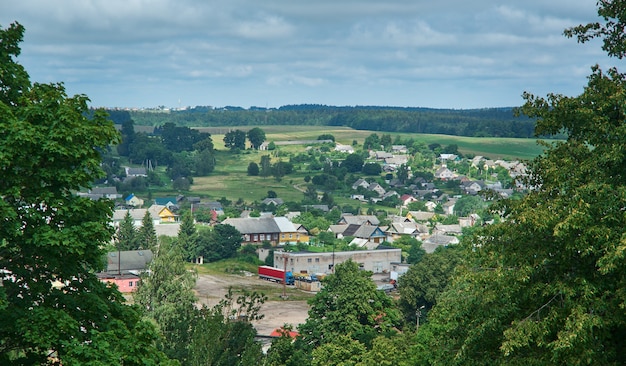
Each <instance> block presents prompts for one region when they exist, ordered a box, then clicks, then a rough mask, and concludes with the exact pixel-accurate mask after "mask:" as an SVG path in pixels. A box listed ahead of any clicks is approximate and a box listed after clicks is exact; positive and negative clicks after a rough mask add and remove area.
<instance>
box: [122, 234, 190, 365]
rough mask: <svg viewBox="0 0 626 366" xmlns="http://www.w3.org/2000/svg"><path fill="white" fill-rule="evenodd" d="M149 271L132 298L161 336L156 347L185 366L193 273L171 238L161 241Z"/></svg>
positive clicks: (188, 338)
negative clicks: (152, 322) (157, 328)
mask: <svg viewBox="0 0 626 366" xmlns="http://www.w3.org/2000/svg"><path fill="white" fill-rule="evenodd" d="M149 269H150V272H149V273H148V274H146V275H143V276H142V278H141V283H140V285H139V288H138V289H137V292H136V293H135V294H134V295H133V298H134V300H135V302H136V303H137V304H139V305H140V306H141V307H142V308H143V309H144V312H145V314H146V315H147V316H148V317H149V318H150V319H153V320H154V321H155V322H156V324H157V325H158V327H159V330H160V331H161V333H162V334H163V337H164V339H163V341H162V343H161V344H160V345H159V346H160V347H159V348H161V350H163V351H164V352H165V354H167V355H168V356H169V357H170V358H173V359H176V360H179V361H181V363H183V364H184V363H185V362H186V360H187V358H188V349H187V347H188V345H189V342H190V341H191V327H192V325H193V322H192V319H193V317H194V311H195V309H196V308H195V302H196V296H195V293H194V292H193V288H194V286H195V284H196V274H195V273H194V272H190V271H188V270H187V268H185V262H184V261H183V253H182V250H181V248H180V246H179V245H178V244H177V243H176V242H175V241H173V240H172V239H170V238H167V239H165V240H161V241H160V243H159V248H158V250H157V252H156V255H155V256H154V258H153V259H152V262H151V263H150V266H149Z"/></svg>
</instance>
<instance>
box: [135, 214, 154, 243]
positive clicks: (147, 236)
mask: <svg viewBox="0 0 626 366" xmlns="http://www.w3.org/2000/svg"><path fill="white" fill-rule="evenodd" d="M137 245H138V246H139V248H143V249H150V250H152V251H153V252H154V251H155V249H156V247H157V236H156V231H155V230H154V223H153V221H152V216H150V213H149V212H148V211H147V210H146V214H145V215H144V216H143V219H142V220H141V227H140V228H139V230H138V232H137Z"/></svg>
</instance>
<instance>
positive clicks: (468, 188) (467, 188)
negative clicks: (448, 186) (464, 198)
mask: <svg viewBox="0 0 626 366" xmlns="http://www.w3.org/2000/svg"><path fill="white" fill-rule="evenodd" d="M485 188H486V186H485V182H484V181H482V180H474V181H464V182H461V189H462V190H463V191H464V192H465V193H467V194H471V195H475V194H477V193H478V192H480V191H482V190H483V189H485Z"/></svg>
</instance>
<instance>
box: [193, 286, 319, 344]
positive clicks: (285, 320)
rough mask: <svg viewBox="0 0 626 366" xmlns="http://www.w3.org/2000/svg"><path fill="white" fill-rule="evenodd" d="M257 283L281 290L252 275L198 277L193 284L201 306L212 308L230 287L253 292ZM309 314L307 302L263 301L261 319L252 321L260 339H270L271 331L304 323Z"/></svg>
mask: <svg viewBox="0 0 626 366" xmlns="http://www.w3.org/2000/svg"><path fill="white" fill-rule="evenodd" d="M260 283H261V284H263V286H277V287H279V288H280V287H281V285H279V284H274V283H269V282H266V281H262V280H260V279H259V278H258V277H257V276H256V275H253V274H250V275H249V276H238V275H226V274H225V275H220V276H212V275H206V274H200V275H198V280H197V281H196V288H195V290H196V293H197V296H198V300H199V301H200V303H202V304H206V305H208V306H213V305H215V304H217V303H218V302H219V301H220V300H222V299H223V298H224V295H226V293H227V292H228V288H229V287H230V286H232V287H234V288H253V287H258V286H259V284H260ZM308 311H309V305H308V304H307V303H306V301H293V300H280V301H266V302H265V303H264V304H263V306H262V308H261V313H262V314H264V318H263V319H261V320H259V321H255V322H254V323H253V324H254V327H255V328H256V330H257V332H258V334H259V335H269V334H270V333H271V332H272V331H273V330H274V329H276V328H279V327H281V326H283V325H284V324H291V325H293V327H294V328H295V327H297V326H298V324H301V323H304V322H305V321H306V318H307V315H308V314H307V313H308Z"/></svg>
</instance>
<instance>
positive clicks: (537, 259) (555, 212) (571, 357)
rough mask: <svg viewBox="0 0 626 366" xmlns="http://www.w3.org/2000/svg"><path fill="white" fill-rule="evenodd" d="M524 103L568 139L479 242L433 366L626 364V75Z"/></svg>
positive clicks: (440, 310)
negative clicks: (568, 93) (579, 90)
mask: <svg viewBox="0 0 626 366" xmlns="http://www.w3.org/2000/svg"><path fill="white" fill-rule="evenodd" d="M616 4H619V6H621V7H622V8H623V6H624V5H625V4H626V2H625V1H615V2H600V5H601V9H602V7H612V6H613V5H616ZM618 21H619V22H620V29H623V25H624V23H623V21H622V20H618ZM620 32H622V31H621V30H620ZM620 36H621V35H620ZM617 46H619V47H623V44H620V45H617ZM525 99H526V103H525V104H524V106H523V107H522V112H523V113H524V114H526V115H528V116H530V117H533V118H535V117H536V118H537V119H538V122H537V126H536V134H537V135H544V134H552V135H554V134H557V133H560V132H563V131H564V132H565V133H566V134H567V136H568V138H567V140H566V141H564V142H560V143H556V144H554V145H552V146H549V148H548V149H547V150H546V152H545V153H544V154H543V155H542V156H540V157H539V158H537V159H536V160H535V161H534V162H533V164H532V165H531V167H530V172H531V178H530V179H529V180H528V182H527V183H528V184H529V185H530V186H532V187H535V188H536V189H535V190H534V191H533V192H531V193H530V194H528V195H527V196H525V197H524V198H523V199H521V200H506V201H504V202H502V203H501V204H500V205H498V207H497V208H498V209H499V210H500V211H501V212H503V213H504V217H505V220H504V222H502V223H499V224H495V225H491V226H487V227H485V228H484V229H483V230H480V231H479V232H478V233H475V235H474V236H473V238H472V239H471V240H470V241H469V245H470V247H469V248H468V249H469V250H468V253H471V254H470V255H471V257H470V260H469V262H468V264H467V265H466V266H464V267H461V268H464V269H463V270H462V271H461V272H460V274H459V275H458V276H456V277H455V278H454V280H453V281H452V284H451V285H450V286H449V287H448V290H447V291H446V292H444V293H443V294H442V295H441V296H440V297H439V300H438V303H437V305H436V306H435V307H434V308H433V311H432V312H431V317H430V319H431V321H430V323H429V324H428V326H427V327H426V329H425V332H424V333H422V332H421V330H420V335H419V337H421V339H422V340H423V341H426V342H428V347H427V349H428V350H429V352H430V355H429V360H430V362H431V363H433V364H449V365H466V364H483V365H504V364H506V365H546V364H552V365H591V364H594V365H623V364H626V354H625V353H624V352H623V350H624V349H626V312H625V311H624V308H625V307H626V290H625V289H626V261H625V260H624V259H625V258H624V257H625V255H626V215H624V208H625V207H626V148H625V146H626V78H625V76H624V75H623V74H621V73H619V72H618V71H617V70H615V69H610V70H608V71H607V72H602V71H601V70H600V69H599V68H598V67H594V68H593V69H592V74H591V75H590V76H589V81H588V84H587V86H586V87H585V89H584V91H583V93H582V94H581V95H579V96H577V97H566V96H562V95H556V94H550V95H548V96H547V98H540V97H535V96H533V95H530V94H525Z"/></svg>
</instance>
